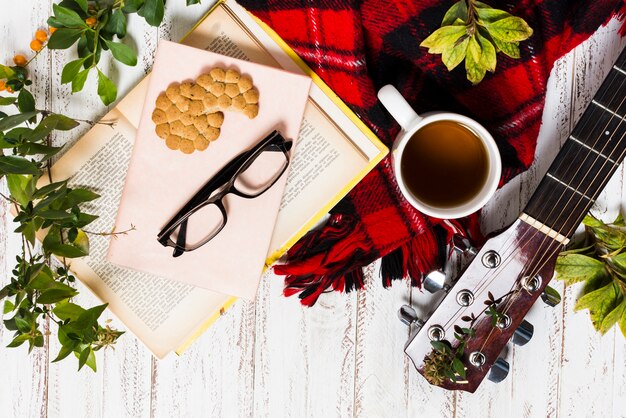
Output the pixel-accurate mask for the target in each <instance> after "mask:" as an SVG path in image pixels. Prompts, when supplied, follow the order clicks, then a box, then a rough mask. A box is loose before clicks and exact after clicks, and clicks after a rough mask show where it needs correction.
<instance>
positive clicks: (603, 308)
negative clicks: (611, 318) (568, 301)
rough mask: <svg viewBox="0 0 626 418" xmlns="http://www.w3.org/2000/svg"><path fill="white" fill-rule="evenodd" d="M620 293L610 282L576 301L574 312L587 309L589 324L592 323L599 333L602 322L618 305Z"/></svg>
mask: <svg viewBox="0 0 626 418" xmlns="http://www.w3.org/2000/svg"><path fill="white" fill-rule="evenodd" d="M620 293H621V292H620V291H619V289H618V288H617V286H616V285H615V283H613V282H610V283H609V284H607V285H606V286H603V287H600V288H599V289H597V290H594V291H591V292H589V293H587V294H586V295H584V296H582V297H581V298H580V299H578V301H577V302H576V305H575V306H574V310H576V311H579V310H581V309H589V316H590V317H591V322H593V325H594V327H595V328H596V330H598V331H600V330H601V326H602V321H604V319H605V317H606V316H607V315H608V314H609V313H610V312H611V311H612V310H613V309H615V308H616V307H617V305H618V304H619V302H618V296H621V294H620Z"/></svg>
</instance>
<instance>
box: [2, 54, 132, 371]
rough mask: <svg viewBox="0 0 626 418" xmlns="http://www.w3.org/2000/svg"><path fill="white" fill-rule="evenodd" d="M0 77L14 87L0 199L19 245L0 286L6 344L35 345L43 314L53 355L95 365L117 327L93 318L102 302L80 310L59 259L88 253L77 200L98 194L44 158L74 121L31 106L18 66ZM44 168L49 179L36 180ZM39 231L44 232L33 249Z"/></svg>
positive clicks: (8, 103)
mask: <svg viewBox="0 0 626 418" xmlns="http://www.w3.org/2000/svg"><path fill="white" fill-rule="evenodd" d="M0 79H3V80H5V85H6V86H7V87H10V88H11V90H12V91H14V92H15V93H16V95H13V96H6V97H3V96H0V108H3V109H6V108H7V107H15V108H17V113H15V114H12V115H8V114H7V113H5V112H3V111H0V180H1V179H6V184H7V187H8V189H9V195H8V196H5V195H4V194H0V198H3V199H5V200H6V201H8V202H9V204H10V205H12V206H13V208H14V210H15V213H16V217H15V219H14V222H15V223H17V228H16V229H15V232H17V233H19V234H21V237H22V252H21V255H19V256H18V257H17V260H16V266H15V268H14V269H13V270H12V272H11V278H10V282H9V284H8V285H6V286H5V287H3V288H1V289H0V301H1V300H4V305H3V313H4V315H5V318H7V319H4V321H3V322H4V326H5V327H6V328H7V329H8V330H10V331H14V334H13V340H12V341H11V342H10V343H9V345H8V347H19V346H21V345H22V344H25V343H28V345H29V351H31V350H33V349H34V348H35V347H42V346H43V345H44V341H45V331H44V330H43V327H44V323H45V321H48V320H49V321H52V322H54V323H56V324H57V326H58V338H59V342H60V343H61V350H60V352H59V354H58V355H57V357H56V359H55V360H54V361H59V360H62V359H64V358H66V357H67V356H68V355H70V354H72V353H74V354H75V356H76V357H77V358H78V366H79V370H80V369H81V368H82V367H83V366H85V365H87V366H89V367H90V368H91V369H93V370H94V371H95V370H96V359H95V352H96V351H98V350H100V349H102V348H105V347H109V346H112V345H113V344H115V342H116V341H117V339H118V338H119V336H121V335H122V334H123V333H122V332H120V331H117V330H114V329H111V328H110V327H109V326H108V325H105V326H102V325H101V324H100V323H99V322H98V320H99V318H100V316H101V314H102V312H103V311H104V309H105V308H106V306H107V305H106V304H105V305H100V306H96V307H93V308H90V309H85V308H82V307H80V306H79V305H76V304H74V303H73V302H72V300H73V298H74V297H75V296H76V295H78V291H77V290H76V289H75V287H74V286H75V284H74V283H75V281H76V279H75V277H74V276H73V275H72V274H71V273H70V270H69V268H68V266H67V265H66V264H65V263H66V259H71V258H76V257H83V256H85V255H88V253H89V236H88V232H87V231H85V229H84V228H85V227H86V226H87V225H89V224H90V223H92V222H93V221H94V220H95V219H97V216H96V215H92V214H89V213H86V212H84V211H83V209H82V206H83V204H84V203H86V202H90V201H93V200H95V199H97V198H98V197H99V196H98V194H96V193H94V192H93V191H91V190H88V189H86V188H72V187H69V186H68V184H67V182H66V181H60V182H52V179H51V176H50V173H49V170H48V168H49V161H50V159H51V158H52V157H54V156H55V155H57V154H58V153H59V152H60V150H61V149H62V147H55V146H52V145H51V144H50V134H51V133H53V132H55V131H68V130H71V129H73V128H75V127H76V126H78V124H79V123H78V121H77V120H75V119H72V118H69V117H67V116H64V115H61V114H57V113H52V112H49V111H47V110H40V109H37V108H36V107H35V98H34V97H33V95H32V94H31V93H30V92H29V91H28V90H27V87H28V86H30V85H31V84H32V82H31V80H29V79H28V71H27V69H26V68H25V67H20V66H15V67H8V66H4V65H0ZM7 111H8V110H7ZM45 175H47V176H48V177H47V180H48V184H46V185H44V186H41V187H39V186H38V184H39V180H40V179H41V178H42V177H43V176H45ZM38 234H39V235H41V236H44V239H43V242H42V245H41V250H39V251H36V250H35V241H36V237H37V235H38ZM53 255H54V256H57V257H60V258H61V259H62V261H63V266H61V267H58V268H56V269H53V268H51V267H50V266H51V263H50V258H51V257H52V256H53ZM11 314H12V315H11ZM9 315H10V317H8V316H9Z"/></svg>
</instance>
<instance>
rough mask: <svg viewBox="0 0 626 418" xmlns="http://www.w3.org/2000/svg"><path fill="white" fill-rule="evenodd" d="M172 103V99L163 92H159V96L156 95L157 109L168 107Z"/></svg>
mask: <svg viewBox="0 0 626 418" xmlns="http://www.w3.org/2000/svg"><path fill="white" fill-rule="evenodd" d="M172 104H173V103H172V101H171V100H170V99H169V98H168V97H167V95H166V94H165V93H161V94H159V97H157V99H156V107H157V109H161V110H167V108H168V107H170V106H171V105H172Z"/></svg>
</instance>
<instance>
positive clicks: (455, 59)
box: [441, 36, 469, 71]
mask: <svg viewBox="0 0 626 418" xmlns="http://www.w3.org/2000/svg"><path fill="white" fill-rule="evenodd" d="M459 41H461V42H460V43H459V42H457V44H456V45H455V46H454V47H452V48H448V49H446V50H445V51H443V54H442V55H441V60H442V61H443V63H444V64H445V66H446V68H448V71H452V70H453V69H454V68H456V67H457V66H458V65H459V64H460V63H461V62H462V61H463V60H464V59H465V54H466V53H467V45H469V36H468V37H465V38H463V40H461V39H459Z"/></svg>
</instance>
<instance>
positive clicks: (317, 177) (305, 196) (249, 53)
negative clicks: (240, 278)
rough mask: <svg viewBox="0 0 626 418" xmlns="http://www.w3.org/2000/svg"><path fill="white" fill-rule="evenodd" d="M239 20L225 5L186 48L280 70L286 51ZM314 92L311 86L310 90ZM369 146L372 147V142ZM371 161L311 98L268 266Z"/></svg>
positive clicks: (295, 69)
mask: <svg viewBox="0 0 626 418" xmlns="http://www.w3.org/2000/svg"><path fill="white" fill-rule="evenodd" d="M240 10H243V9H240ZM244 13H245V11H244ZM239 17H240V16H239V15H237V16H235V14H234V12H233V10H232V9H231V8H230V7H229V6H227V5H226V4H221V5H220V6H218V7H217V8H216V9H215V10H214V11H213V12H211V14H210V15H208V16H207V17H206V18H205V19H204V20H203V21H202V22H201V23H200V24H199V25H198V26H197V27H196V28H195V29H194V30H193V32H192V33H191V34H190V35H189V36H188V37H187V38H186V39H185V40H184V42H183V43H184V44H186V45H189V46H193V47H196V48H202V49H205V50H210V51H212V52H216V53H219V54H222V55H227V56H231V57H234V58H238V59H243V60H248V61H254V62H258V63H261V64H265V65H270V66H273V67H279V68H282V67H283V65H281V64H282V62H281V63H279V61H278V60H277V59H276V58H275V57H276V56H279V57H281V56H282V57H285V56H286V55H285V52H284V51H283V50H282V49H280V47H279V46H278V45H277V44H276V43H275V42H273V41H271V39H270V42H268V43H266V44H264V45H261V44H260V43H259V41H258V40H257V39H256V38H255V37H253V36H252V35H251V33H250V32H249V31H248V30H246V28H244V27H243V26H242V25H241V22H240V20H239ZM247 23H249V24H250V26H252V25H255V26H256V25H257V24H256V23H255V22H253V21H252V22H247ZM287 58H288V59H289V57H287ZM281 61H282V60H281ZM290 67H291V68H289V69H290V70H291V71H297V72H302V71H301V70H300V69H299V68H298V67H297V66H296V67H294V66H293V62H292V64H291V65H290ZM316 88H317V87H316V86H315V85H314V86H312V91H313V90H315V89H316ZM317 90H319V88H317ZM344 117H345V116H344ZM366 142H367V143H368V144H369V145H370V146H371V142H370V141H366ZM368 151H369V149H368ZM368 162H369V158H368V156H367V155H366V154H365V153H364V152H363V151H362V150H360V149H359V148H357V147H356V146H355V144H354V143H353V142H352V141H351V140H350V138H348V137H347V136H346V135H345V133H344V132H343V131H341V130H340V129H339V128H338V126H337V124H336V123H335V122H333V120H332V119H330V117H329V116H328V115H327V114H326V113H325V112H324V111H323V110H322V108H321V107H320V106H319V105H318V104H317V103H316V101H315V100H313V99H312V98H309V101H308V103H307V107H306V109H305V112H304V119H303V122H302V128H301V132H300V135H299V138H298V145H297V147H296V151H295V153H294V157H293V160H292V161H291V167H290V171H289V178H288V181H287V187H286V190H285V194H284V197H283V201H282V203H281V207H280V212H279V214H278V219H277V221H276V226H275V227H274V234H273V235H272V240H271V243H270V247H269V253H268V264H270V263H271V262H273V261H275V259H276V258H277V256H278V255H281V254H282V253H283V252H284V251H285V250H286V249H287V247H289V246H290V244H291V243H292V242H291V241H293V240H294V239H297V238H298V237H296V236H295V235H296V234H297V233H298V232H300V231H301V229H302V228H303V226H305V225H307V223H308V222H309V221H310V220H311V219H312V218H313V217H314V216H315V215H317V214H318V213H319V211H320V209H321V208H322V207H324V206H326V205H327V203H329V202H330V201H331V200H332V199H333V198H334V197H336V196H337V195H338V194H339V193H340V192H341V190H342V189H344V188H345V186H346V185H347V184H349V183H350V181H351V180H352V179H354V178H355V176H357V175H358V173H359V172H361V171H362V170H363V169H364V168H365V167H366V166H367V165H368Z"/></svg>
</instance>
